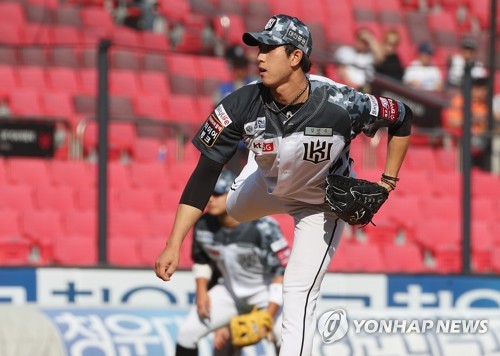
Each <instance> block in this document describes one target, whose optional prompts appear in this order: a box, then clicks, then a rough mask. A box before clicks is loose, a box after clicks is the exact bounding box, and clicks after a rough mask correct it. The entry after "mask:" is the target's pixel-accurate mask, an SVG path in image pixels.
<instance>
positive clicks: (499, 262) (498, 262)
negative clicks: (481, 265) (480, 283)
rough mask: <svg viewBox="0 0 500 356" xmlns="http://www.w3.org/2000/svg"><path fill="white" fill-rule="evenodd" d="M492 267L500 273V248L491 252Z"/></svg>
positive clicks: (495, 248)
mask: <svg viewBox="0 0 500 356" xmlns="http://www.w3.org/2000/svg"><path fill="white" fill-rule="evenodd" d="M491 267H492V270H493V271H494V272H497V273H500V247H498V246H497V247H494V248H493V250H492V251H491Z"/></svg>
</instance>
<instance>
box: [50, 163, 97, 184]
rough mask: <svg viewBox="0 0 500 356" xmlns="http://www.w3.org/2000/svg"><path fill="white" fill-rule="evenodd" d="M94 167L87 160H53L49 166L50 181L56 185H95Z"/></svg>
mask: <svg viewBox="0 0 500 356" xmlns="http://www.w3.org/2000/svg"><path fill="white" fill-rule="evenodd" d="M93 167H94V166H93V165H92V164H90V163H88V162H85V161H66V160H52V161H51V162H50V163H49V167H48V168H49V175H50V182H51V184H53V185H55V186H68V187H73V188H77V187H93V186H95V183H96V175H95V170H94V169H93Z"/></svg>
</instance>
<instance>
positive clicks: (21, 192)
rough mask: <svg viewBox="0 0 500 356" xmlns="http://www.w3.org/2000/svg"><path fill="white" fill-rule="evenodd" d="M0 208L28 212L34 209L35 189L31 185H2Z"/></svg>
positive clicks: (0, 189)
mask: <svg viewBox="0 0 500 356" xmlns="http://www.w3.org/2000/svg"><path fill="white" fill-rule="evenodd" d="M0 197H2V199H0V208H3V209H11V210H14V211H19V212H20V211H26V210H31V209H33V208H34V205H35V203H34V197H33V188H32V187H31V186H29V185H6V184H2V185H0Z"/></svg>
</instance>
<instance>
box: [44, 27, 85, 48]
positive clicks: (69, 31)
mask: <svg viewBox="0 0 500 356" xmlns="http://www.w3.org/2000/svg"><path fill="white" fill-rule="evenodd" d="M51 36H52V44H53V45H55V46H58V45H65V46H78V45H81V44H82V43H83V34H82V32H81V31H80V29H78V28H76V27H72V26H52V28H51Z"/></svg>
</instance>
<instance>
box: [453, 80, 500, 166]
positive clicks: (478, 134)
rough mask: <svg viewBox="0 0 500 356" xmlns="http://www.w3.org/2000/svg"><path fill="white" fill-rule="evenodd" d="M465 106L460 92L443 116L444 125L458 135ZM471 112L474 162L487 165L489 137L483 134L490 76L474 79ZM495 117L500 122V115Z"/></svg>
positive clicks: (486, 120) (486, 119) (486, 115)
mask: <svg viewBox="0 0 500 356" xmlns="http://www.w3.org/2000/svg"><path fill="white" fill-rule="evenodd" d="M484 74H486V72H484ZM463 106H464V98H463V94H462V93H461V92H459V93H457V94H455V96H453V97H452V99H451V101H450V106H449V108H448V109H446V111H445V112H444V116H443V127H444V128H445V129H446V130H448V131H449V132H451V133H453V134H454V135H456V136H461V135H462V126H463V122H464V117H463V110H464V107H463ZM471 113H472V118H471V133H472V141H471V145H472V156H473V163H474V165H476V166H479V167H486V165H487V162H486V161H485V160H486V159H488V157H487V155H486V153H487V148H488V139H487V138H486V137H484V136H482V134H484V133H485V132H486V130H487V128H488V78H487V77H486V76H485V75H482V76H479V77H473V79H472V90H471ZM495 119H496V120H495V121H496V122H500V121H498V120H499V119H500V117H498V116H496V117H495Z"/></svg>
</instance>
